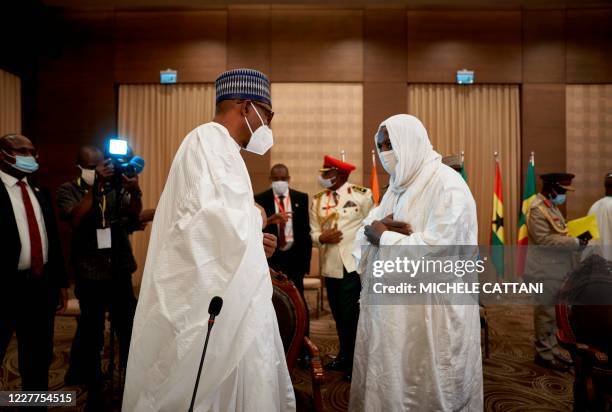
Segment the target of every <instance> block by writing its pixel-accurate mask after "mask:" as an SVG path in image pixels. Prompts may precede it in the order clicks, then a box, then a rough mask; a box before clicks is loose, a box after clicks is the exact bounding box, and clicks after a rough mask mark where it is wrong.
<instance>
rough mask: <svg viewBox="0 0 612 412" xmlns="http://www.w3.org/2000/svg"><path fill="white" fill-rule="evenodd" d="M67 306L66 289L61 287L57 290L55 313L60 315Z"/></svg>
mask: <svg viewBox="0 0 612 412" xmlns="http://www.w3.org/2000/svg"><path fill="white" fill-rule="evenodd" d="M67 308H68V289H66V288H61V289H60V291H59V303H58V305H57V309H56V310H55V313H56V314H58V315H61V314H63V313H64V312H66V309H67Z"/></svg>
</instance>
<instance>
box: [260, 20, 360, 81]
mask: <svg viewBox="0 0 612 412" xmlns="http://www.w3.org/2000/svg"><path fill="white" fill-rule="evenodd" d="M362 26H363V24H362V12H361V11H353V10H333V9H332V10H308V9H307V10H299V9H273V10H272V11H271V12H270V59H271V68H270V75H271V79H272V80H273V81H277V82H300V81H301V82H305V81H306V82H308V81H318V82H359V81H362V80H363V27H362Z"/></svg>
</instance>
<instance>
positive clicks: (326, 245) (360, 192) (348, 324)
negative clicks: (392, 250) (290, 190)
mask: <svg viewBox="0 0 612 412" xmlns="http://www.w3.org/2000/svg"><path fill="white" fill-rule="evenodd" d="M353 170H355V166H353V165H351V164H348V163H345V162H342V161H340V160H338V159H335V158H333V157H331V156H325V158H324V162H323V168H321V169H320V172H321V175H320V176H319V183H320V184H321V186H323V187H324V188H325V190H323V191H321V192H319V193H317V194H316V195H315V196H314V198H313V202H312V205H311V207H310V228H311V236H312V242H313V244H314V245H315V246H317V247H318V248H319V251H320V254H319V255H320V260H321V274H322V275H323V276H325V277H326V278H327V279H326V281H325V284H326V287H327V298H328V300H329V306H330V308H331V311H332V315H333V316H334V320H335V321H336V330H337V331H338V338H339V340H340V351H339V353H338V356H337V357H336V358H335V359H334V360H333V361H332V362H330V363H329V364H328V365H327V368H328V369H331V370H341V371H344V372H345V376H344V378H345V379H346V380H349V381H350V379H351V374H352V365H353V353H354V351H355V336H356V334H357V321H358V320H359V294H360V292H361V281H360V279H359V275H358V274H357V272H356V271H355V270H356V267H355V260H354V258H353V256H352V254H351V252H352V247H353V241H354V240H355V235H356V233H357V231H358V230H359V228H360V227H361V221H362V220H363V219H364V218H365V217H366V216H367V215H368V212H369V211H370V209H371V208H372V206H373V204H374V202H373V200H372V192H371V191H370V189H367V188H365V187H361V186H357V185H354V184H351V183H350V182H348V177H349V175H350V173H351V172H352V171H353Z"/></svg>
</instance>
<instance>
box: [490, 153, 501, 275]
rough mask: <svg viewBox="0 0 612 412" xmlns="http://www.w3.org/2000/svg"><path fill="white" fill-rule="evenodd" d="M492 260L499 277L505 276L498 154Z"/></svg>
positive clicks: (492, 222) (494, 195) (494, 193)
mask: <svg viewBox="0 0 612 412" xmlns="http://www.w3.org/2000/svg"><path fill="white" fill-rule="evenodd" d="M490 244H491V260H492V261H493V265H494V266H495V269H496V270H497V276H499V277H503V276H504V199H503V196H502V178H501V170H500V167H499V160H498V159H497V154H496V156H495V183H494V186H493V219H492V220H491V241H490Z"/></svg>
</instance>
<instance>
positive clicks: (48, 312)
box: [0, 134, 68, 391]
mask: <svg viewBox="0 0 612 412" xmlns="http://www.w3.org/2000/svg"><path fill="white" fill-rule="evenodd" d="M36 159H37V154H36V149H35V148H34V145H32V142H31V141H30V140H29V139H28V138H27V137H25V136H22V135H19V134H10V135H5V136H2V137H0V178H1V179H2V184H0V233H2V236H0V258H1V262H2V272H1V273H2V275H1V276H0V364H1V363H2V360H3V359H4V355H5V353H6V349H7V347H8V344H9V342H10V340H11V338H12V336H13V333H17V345H18V352H19V373H20V375H21V381H22V388H23V390H30V391H45V390H48V385H49V366H50V364H51V358H52V355H53V323H54V322H53V320H54V316H55V313H56V311H62V310H64V309H65V307H66V303H67V300H68V293H67V289H66V288H67V287H68V278H67V275H66V271H65V267H64V259H63V257H62V251H61V250H60V240H59V235H58V231H57V225H56V221H55V214H54V211H53V207H52V205H51V197H50V196H49V194H48V192H46V191H42V190H41V189H39V188H37V187H35V186H33V185H32V184H31V182H29V180H28V177H29V175H30V174H31V173H33V172H35V171H36V170H37V169H38V162H37V160H36Z"/></svg>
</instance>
